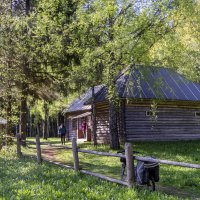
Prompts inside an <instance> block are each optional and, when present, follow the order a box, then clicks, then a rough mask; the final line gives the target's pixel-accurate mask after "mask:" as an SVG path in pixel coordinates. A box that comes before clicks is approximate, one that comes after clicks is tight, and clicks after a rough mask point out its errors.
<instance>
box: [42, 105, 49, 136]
mask: <svg viewBox="0 0 200 200" xmlns="http://www.w3.org/2000/svg"><path fill="white" fill-rule="evenodd" d="M44 114H45V119H44V130H43V138H44V139H46V140H47V138H48V136H49V110H48V105H47V103H46V102H44Z"/></svg>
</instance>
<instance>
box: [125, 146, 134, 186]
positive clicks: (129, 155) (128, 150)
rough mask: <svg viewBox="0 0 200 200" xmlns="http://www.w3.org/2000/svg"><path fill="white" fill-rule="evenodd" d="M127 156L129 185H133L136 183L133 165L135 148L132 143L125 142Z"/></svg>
mask: <svg viewBox="0 0 200 200" xmlns="http://www.w3.org/2000/svg"><path fill="white" fill-rule="evenodd" d="M125 156H126V172H127V183H128V187H132V186H133V183H134V170H133V169H134V165H133V149H132V144H131V143H125Z"/></svg>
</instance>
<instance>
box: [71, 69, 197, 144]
mask: <svg viewBox="0 0 200 200" xmlns="http://www.w3.org/2000/svg"><path fill="white" fill-rule="evenodd" d="M116 89H117V93H118V96H119V99H120V106H119V108H118V124H117V126H118V134H119V138H120V141H121V142H122V143H123V142H125V141H129V142H130V141H174V140H195V139H200V84H198V83H194V82H192V81H190V80H188V79H186V78H185V77H184V76H183V75H181V74H179V73H177V72H176V71H174V70H173V69H169V68H162V67H145V66H132V67H131V68H130V69H128V70H125V71H124V72H122V73H121V74H120V75H119V76H118V77H117V79H116ZM88 103H91V96H90V97H89V96H87V99H85V101H84V103H83V105H84V106H88V107H87V108H88V109H87V110H84V112H83V110H81V109H80V110H76V112H77V115H79V117H81V114H83V113H85V115H86V113H87V114H88V116H91V114H90V115H89V112H91V105H90V104H88ZM74 105H75V104H74ZM95 105H96V106H95V107H96V123H97V127H96V130H97V131H96V133H97V140H98V143H109V103H108V98H107V88H106V86H101V87H99V90H98V91H97V92H96V93H95ZM71 114H72V113H71ZM74 114H75V113H74ZM82 116H83V115H82ZM90 120H91V117H90ZM90 129H91V128H90Z"/></svg>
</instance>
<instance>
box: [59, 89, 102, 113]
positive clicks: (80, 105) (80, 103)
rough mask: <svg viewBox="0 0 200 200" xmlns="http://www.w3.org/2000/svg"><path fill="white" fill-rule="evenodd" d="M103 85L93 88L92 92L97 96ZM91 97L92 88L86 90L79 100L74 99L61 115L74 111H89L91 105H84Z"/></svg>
mask: <svg viewBox="0 0 200 200" xmlns="http://www.w3.org/2000/svg"><path fill="white" fill-rule="evenodd" d="M102 87H103V85H98V86H95V88H94V92H95V94H97V93H98V92H99V91H100V90H101V89H102ZM91 97H92V88H90V89H88V90H87V91H86V92H85V94H83V95H82V96H81V97H80V98H77V99H75V100H74V101H73V102H72V104H71V105H70V106H69V107H68V108H66V109H65V110H64V111H63V113H70V112H76V111H86V110H90V109H91V105H85V102H86V101H88V99H90V98H91Z"/></svg>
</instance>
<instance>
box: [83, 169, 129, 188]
mask: <svg viewBox="0 0 200 200" xmlns="http://www.w3.org/2000/svg"><path fill="white" fill-rule="evenodd" d="M80 172H81V173H82V174H87V175H90V176H94V177H97V178H100V179H103V180H106V181H110V182H112V183H117V184H121V185H125V186H128V184H127V182H125V181H121V180H118V179H114V178H110V177H107V176H104V175H102V174H98V173H94V172H90V171H86V170H80Z"/></svg>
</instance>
